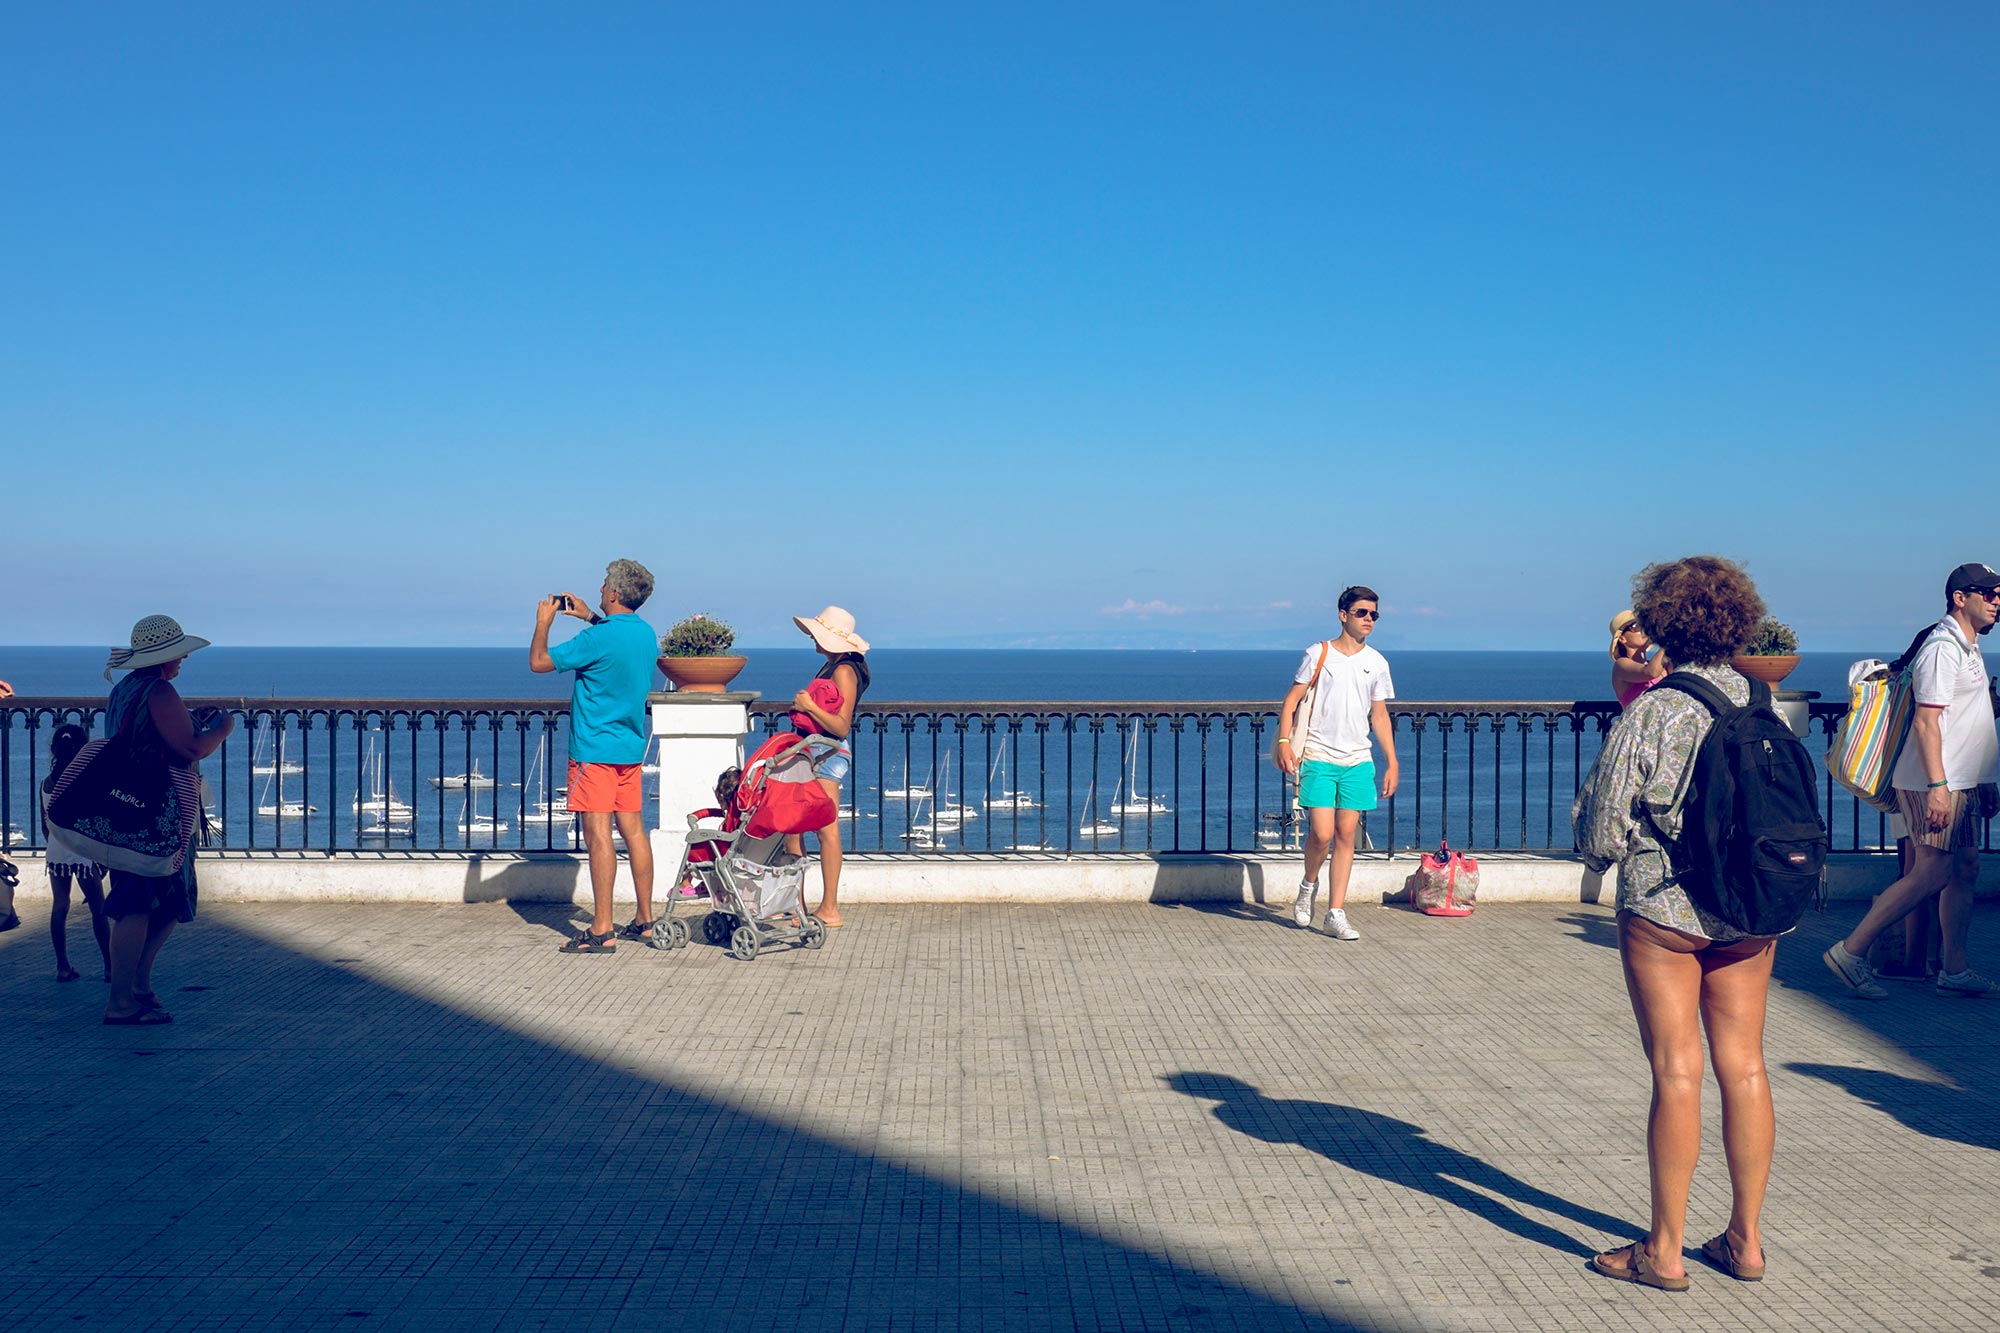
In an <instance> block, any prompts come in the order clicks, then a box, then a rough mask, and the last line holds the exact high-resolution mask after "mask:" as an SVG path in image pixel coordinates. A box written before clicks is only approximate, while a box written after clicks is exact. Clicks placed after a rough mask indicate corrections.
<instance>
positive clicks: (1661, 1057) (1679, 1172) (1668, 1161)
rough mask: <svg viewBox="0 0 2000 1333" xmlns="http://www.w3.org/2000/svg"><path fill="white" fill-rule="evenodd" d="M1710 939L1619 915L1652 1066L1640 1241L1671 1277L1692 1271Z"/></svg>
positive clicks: (1628, 981) (1621, 943)
mask: <svg viewBox="0 0 2000 1333" xmlns="http://www.w3.org/2000/svg"><path fill="white" fill-rule="evenodd" d="M1704 943H1705V941H1702V940H1699V939H1696V938H1695V937H1693V936H1690V935H1683V934H1681V933H1680V932H1679V931H1674V930H1668V929H1666V928H1665V927H1662V926H1656V925H1654V924H1653V923H1652V922H1650V921H1646V920H1642V919H1641V918H1639V917H1636V916H1633V915H1632V914H1631V913H1630V912H1621V913H1619V915H1618V953H1619V956H1620V957H1621V958H1622V959H1623V960H1624V963H1625V989H1626V990H1627V992H1629V993H1630V995H1631V997H1632V1013H1633V1015H1634V1016H1635V1017H1637V1019H1638V1020H1639V1041H1640V1044H1641V1045H1642V1046H1643V1047H1644V1048H1645V1051H1646V1059H1647V1061H1648V1063H1650V1064H1651V1065H1652V1069H1653V1108H1652V1113H1651V1115H1650V1117H1649V1118H1648V1120H1647V1123H1646V1162H1647V1165H1648V1167H1649V1169H1650V1171H1651V1176H1652V1191H1653V1220H1652V1225H1651V1227H1650V1229H1649V1230H1648V1231H1647V1233H1646V1238H1645V1239H1644V1240H1643V1241H1640V1242H1639V1244H1640V1246H1641V1248H1643V1249H1644V1250H1645V1252H1646V1262H1647V1263H1648V1264H1649V1265H1650V1266H1651V1267H1652V1269H1653V1270H1654V1271H1655V1272H1657V1273H1660V1274H1661V1275H1662V1276H1665V1277H1682V1276H1685V1274H1686V1273H1687V1265H1686V1263H1685V1262H1684V1261H1683V1259H1682V1257H1681V1249H1682V1247H1683V1245H1684V1244H1685V1242H1686V1235H1685V1231H1686V1227H1687V1200H1688V1188H1689V1186H1690V1184H1691V1183H1692V1182H1693V1180H1694V1165H1695V1161H1696V1159H1697V1158H1699V1157H1700V1156H1701V1076H1702V1054H1701V1018H1700V1014H1701V961H1700V959H1699V958H1697V957H1696V956H1695V954H1696V951H1697V950H1699V949H1700V948H1701V947H1702V946H1703V944H1704Z"/></svg>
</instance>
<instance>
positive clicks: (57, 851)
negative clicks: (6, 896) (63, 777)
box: [36, 786, 97, 869]
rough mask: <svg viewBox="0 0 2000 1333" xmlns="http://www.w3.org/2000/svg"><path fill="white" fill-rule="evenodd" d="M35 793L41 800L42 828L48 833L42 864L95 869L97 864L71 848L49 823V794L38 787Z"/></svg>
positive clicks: (65, 839)
mask: <svg viewBox="0 0 2000 1333" xmlns="http://www.w3.org/2000/svg"><path fill="white" fill-rule="evenodd" d="M36 792H37V794H38V795H40V796H41V798H42V816H43V818H42V826H43V828H44V829H45V830H47V833H48V842H47V844H46V845H45V847H44V850H43V855H42V864H43V865H44V866H48V867H53V868H57V869H60V868H62V867H64V866H69V867H71V868H75V867H78V866H88V867H91V868H92V869H95V868H96V866H97V863H96V862H95V861H93V860H91V859H90V858H89V857H87V856H85V855H84V854H83V853H82V852H79V851H78V850H77V849H76V848H74V847H72V846H71V845H70V842H69V839H68V838H65V837H64V836H63V831H62V830H61V829H59V828H57V827H56V826H55V825H54V824H51V823H49V821H48V813H49V794H48V793H47V792H45V791H42V790H41V789H40V787H39V786H38V787H37V788H36Z"/></svg>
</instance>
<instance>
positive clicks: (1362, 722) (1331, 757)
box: [1292, 643, 1396, 768]
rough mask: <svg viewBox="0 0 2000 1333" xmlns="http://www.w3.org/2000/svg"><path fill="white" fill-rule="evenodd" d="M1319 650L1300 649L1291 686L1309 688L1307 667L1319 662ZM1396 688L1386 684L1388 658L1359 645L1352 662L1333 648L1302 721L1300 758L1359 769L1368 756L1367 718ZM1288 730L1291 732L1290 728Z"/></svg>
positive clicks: (1312, 648)
mask: <svg viewBox="0 0 2000 1333" xmlns="http://www.w3.org/2000/svg"><path fill="white" fill-rule="evenodd" d="M1319 650H1320V645H1319V644H1317V643H1315V644H1313V645H1312V646H1311V647H1309V648H1307V649H1306V655H1305V657H1304V658H1303V659H1302V660H1301V661H1300V662H1299V669H1298V670H1297V671H1295V672H1293V673H1292V684H1294V685H1308V684H1311V683H1312V678H1313V666H1314V664H1315V663H1317V662H1318V661H1319ZM1395 697H1396V687H1395V686H1394V685H1393V684H1391V683H1390V681H1389V659H1388V658H1386V657H1384V656H1382V654H1380V653H1378V652H1376V651H1375V650H1374V649H1373V648H1370V647H1368V646H1367V645H1366V644H1363V645H1362V647H1361V651H1360V652H1358V653H1356V654H1354V656H1352V657H1345V656H1342V655H1341V651H1340V649H1338V648H1328V649H1327V651H1326V668H1325V670H1323V671H1322V672H1321V673H1320V678H1319V688H1318V689H1317V690H1315V691H1314V692H1313V706H1312V716H1311V717H1309V718H1307V719H1306V743H1305V746H1304V747H1303V749H1302V750H1301V751H1300V754H1299V757H1300V758H1301V759H1317V760H1320V761H1321V762H1323V763H1328V764H1339V765H1340V766H1341V767H1343V768H1349V767H1352V766H1353V765H1355V764H1365V763H1367V762H1368V761H1369V760H1370V759H1371V758H1372V757H1373V756H1372V753H1371V751H1370V750H1369V748H1368V713H1369V710H1370V709H1371V708H1372V707H1373V706H1374V703H1375V701H1376V700H1377V699H1393V698H1395ZM1293 730H1294V731H1296V730H1297V724H1296V723H1294V725H1293Z"/></svg>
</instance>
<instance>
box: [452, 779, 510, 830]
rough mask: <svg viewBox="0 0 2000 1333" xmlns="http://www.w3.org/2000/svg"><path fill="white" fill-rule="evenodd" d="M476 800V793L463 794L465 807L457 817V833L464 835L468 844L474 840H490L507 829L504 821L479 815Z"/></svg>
mask: <svg viewBox="0 0 2000 1333" xmlns="http://www.w3.org/2000/svg"><path fill="white" fill-rule="evenodd" d="M478 800H479V796H478V793H477V792H473V791H468V792H467V793H466V794H465V807H464V809H462V810H461V811H460V812H459V816H458V829H459V832H461V833H463V834H464V835H465V837H466V840H467V841H468V842H469V841H471V840H472V839H474V838H490V837H492V836H493V835H494V834H496V833H500V832H504V831H505V830H506V828H507V821H506V820H504V819H499V818H496V817H495V816H493V815H482V814H480V813H479V810H478Z"/></svg>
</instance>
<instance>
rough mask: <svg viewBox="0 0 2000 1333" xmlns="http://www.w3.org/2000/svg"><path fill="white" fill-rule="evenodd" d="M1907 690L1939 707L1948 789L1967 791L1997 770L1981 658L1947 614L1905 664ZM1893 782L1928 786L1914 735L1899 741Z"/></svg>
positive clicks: (1999, 762)
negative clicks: (1909, 661) (1908, 671)
mask: <svg viewBox="0 0 2000 1333" xmlns="http://www.w3.org/2000/svg"><path fill="white" fill-rule="evenodd" d="M1910 690H1911V693H1912V695H1914V696H1915V700H1916V704H1917V706H1918V707H1919V708H1923V707H1926V706H1928V707H1932V708H1938V709H1941V710H1942V711H1943V716H1942V717H1940V718H1939V719H1938V728H1939V731H1940V732H1941V733H1942V736H1943V740H1944V776H1945V781H1946V782H1947V783H1948V784H1949V785H1950V787H1951V790H1953V791H1970V790H1971V789H1972V788H1974V787H1977V786H1978V785H1979V784H1980V783H1982V782H1992V781H1994V779H1995V776H1996V774H2000V737H1996V736H1995V735H1994V731H1993V698H1992V696H1991V695H1989V694H1988V693H1987V692H1986V659H1985V658H1984V657H1982V656H1981V655H1980V652H1979V644H1978V643H1977V642H1976V641H1970V642H1969V641H1967V639H1966V637H1965V635H1964V634H1962V633H1961V632H1960V631H1959V628H1958V622H1957V621H1955V620H1953V619H1952V618H1951V617H1950V616H1946V617H1945V618H1944V619H1943V620H1940V621H1939V622H1938V623H1937V627H1936V628H1935V629H1933V630H1932V631H1931V637H1930V638H1929V639H1928V640H1926V641H1925V643H1924V646H1923V647H1921V648H1919V649H1918V650H1917V656H1916V659H1915V660H1914V661H1912V662H1911V663H1910ZM1893 781H1894V782H1895V785H1896V786H1898V787H1900V788H1902V789H1903V790H1904V791H1923V790H1924V789H1925V788H1927V787H1929V786H1930V785H1931V779H1930V774H1928V773H1926V772H1925V771H1924V758H1923V755H1922V754H1920V753H1918V751H1917V742H1916V738H1915V737H1912V738H1911V739H1910V740H1909V741H1907V742H1906V743H1905V744H1904V746H1903V753H1902V756H1901V757H1900V758H1898V759H1897V760H1896V772H1895V776H1894V779H1893Z"/></svg>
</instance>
